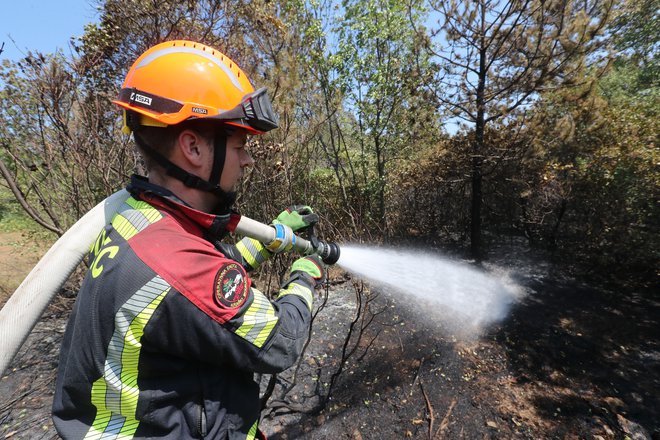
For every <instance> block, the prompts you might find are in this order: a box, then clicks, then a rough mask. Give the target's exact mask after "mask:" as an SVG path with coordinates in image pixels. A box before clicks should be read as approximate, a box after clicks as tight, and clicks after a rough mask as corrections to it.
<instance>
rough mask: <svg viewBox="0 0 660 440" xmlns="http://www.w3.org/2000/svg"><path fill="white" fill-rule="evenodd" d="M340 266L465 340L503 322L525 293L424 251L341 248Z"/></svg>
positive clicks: (503, 280) (497, 277)
mask: <svg viewBox="0 0 660 440" xmlns="http://www.w3.org/2000/svg"><path fill="white" fill-rule="evenodd" d="M337 264H338V265H340V266H341V267H343V268H344V269H345V270H347V271H349V272H351V273H353V274H355V275H358V276H360V277H361V278H363V279H365V281H366V280H368V281H370V283H371V284H372V285H374V286H375V287H378V288H379V290H381V291H385V292H387V293H389V294H390V295H392V296H393V298H394V299H395V300H397V299H398V300H399V301H397V302H398V303H401V302H400V300H403V301H404V302H405V303H406V304H413V306H414V307H412V308H413V309H416V311H419V312H421V313H422V314H423V315H425V316H426V317H428V318H430V319H431V320H433V321H440V322H441V323H442V324H443V325H445V326H447V327H448V328H449V329H450V330H451V331H453V332H454V333H456V334H458V335H459V336H464V337H474V336H477V335H478V334H479V333H481V331H483V329H484V328H485V327H487V326H488V325H489V324H491V323H493V322H496V321H499V320H501V319H503V318H504V317H505V316H506V314H507V312H508V310H509V308H510V306H511V304H512V303H513V302H514V301H516V299H517V298H518V297H520V295H521V293H522V289H521V288H520V287H519V286H517V285H515V284H514V283H512V282H511V281H509V280H507V279H506V276H502V275H495V274H488V273H486V272H484V271H481V270H478V269H476V268H474V267H471V266H469V265H468V264H466V263H461V262H457V261H452V260H450V259H448V258H445V257H442V256H439V255H436V254H432V253H429V252H424V251H417V250H410V249H408V250H400V249H391V248H382V247H368V246H356V245H342V246H341V257H340V259H339V261H338V262H337ZM411 300H412V302H411Z"/></svg>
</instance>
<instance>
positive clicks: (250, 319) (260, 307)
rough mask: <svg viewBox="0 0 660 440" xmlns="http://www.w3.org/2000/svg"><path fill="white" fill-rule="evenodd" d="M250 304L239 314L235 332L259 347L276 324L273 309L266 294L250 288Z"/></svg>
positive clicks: (276, 318)
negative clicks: (239, 321)
mask: <svg viewBox="0 0 660 440" xmlns="http://www.w3.org/2000/svg"><path fill="white" fill-rule="evenodd" d="M251 291H252V304H250V307H248V309H247V310H246V311H245V313H244V314H243V315H242V316H241V318H240V319H241V320H242V323H241V324H240V326H239V327H238V329H237V330H236V332H235V333H236V334H237V335H238V336H240V337H241V338H243V339H245V340H246V341H248V342H251V343H252V344H254V345H255V346H257V347H259V348H261V347H263V345H264V343H265V342H266V340H267V339H268V337H269V336H270V334H271V333H272V331H273V328H275V324H277V321H278V319H279V318H278V317H277V316H276V315H275V309H274V308H273V305H272V304H271V302H270V301H269V300H268V298H266V295H264V294H263V293H261V292H260V291H259V290H257V289H255V288H252V289H251Z"/></svg>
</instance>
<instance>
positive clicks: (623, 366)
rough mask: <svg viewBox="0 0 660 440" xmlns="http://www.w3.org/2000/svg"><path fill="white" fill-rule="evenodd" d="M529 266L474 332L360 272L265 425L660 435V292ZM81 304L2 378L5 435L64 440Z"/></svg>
mask: <svg viewBox="0 0 660 440" xmlns="http://www.w3.org/2000/svg"><path fill="white" fill-rule="evenodd" d="M531 272H533V271H519V272H515V271H514V272H513V276H514V278H515V280H516V282H517V283H518V284H520V285H522V286H525V288H526V291H527V294H526V296H525V297H524V298H522V299H521V300H520V302H518V303H517V304H515V305H514V306H513V308H512V310H511V311H510V313H509V315H508V317H507V318H506V319H505V320H504V321H503V322H501V323H499V324H497V325H494V326H492V327H491V328H490V329H488V330H487V332H486V333H485V334H484V335H482V336H481V337H480V338H475V339H470V340H465V339H461V338H459V337H457V336H455V335H453V334H452V331H451V330H450V329H448V328H446V327H445V326H444V324H443V323H442V322H429V320H428V319H423V314H424V313H423V312H424V311H423V310H420V309H419V308H418V307H416V306H415V304H411V303H410V302H406V303H403V302H401V301H400V299H398V298H393V297H390V296H387V295H385V294H379V293H378V292H377V291H376V290H374V289H372V290H369V287H368V286H366V287H364V286H363V287H361V286H360V283H359V282H358V283H357V284H355V285H354V284H353V282H354V281H355V280H346V281H344V282H342V283H339V284H335V285H333V286H332V287H331V288H330V291H329V296H328V301H327V304H326V305H325V307H324V308H323V310H321V312H320V313H319V314H318V317H317V318H316V320H315V323H314V327H313V335H312V339H311V342H310V344H309V346H308V348H307V350H306V353H305V355H304V357H303V358H302V361H301V363H300V365H299V368H298V369H297V370H296V369H295V368H292V369H290V370H288V371H287V372H285V373H283V374H281V375H279V376H277V377H276V378H275V379H274V383H275V388H274V391H273V393H272V396H271V398H270V399H269V401H268V404H267V406H266V408H265V409H264V412H263V417H264V420H263V421H262V424H261V427H262V429H263V430H264V432H265V433H266V434H267V435H268V438H269V439H270V440H284V439H296V438H300V439H406V438H412V439H442V438H445V439H461V438H465V439H512V438H515V439H596V440H605V439H607V440H609V439H626V438H630V439H645V438H653V439H657V438H660V322H659V321H660V298H658V297H657V296H656V294H655V293H654V292H653V291H651V290H645V291H643V290H635V289H629V290H626V289H621V290H616V291H610V290H607V289H606V288H598V289H596V288H593V287H589V286H586V285H582V284H580V283H579V282H577V281H575V280H568V279H563V278H561V277H557V276H552V277H550V276H548V275H547V274H540V275H539V274H532V273H531ZM337 277H341V275H337ZM358 297H361V298H362V300H363V301H366V300H367V299H369V300H370V303H369V308H370V310H371V312H372V313H373V314H374V315H373V319H372V320H371V321H370V322H369V319H370V318H371V316H372V315H371V314H369V313H366V314H363V315H362V316H365V317H366V318H365V319H364V320H361V321H358V323H357V324H355V325H354V329H355V330H354V332H353V337H352V338H351V339H350V340H349V342H348V344H346V345H345V338H346V334H347V331H348V329H349V327H350V325H351V322H352V321H353V320H354V318H355V311H356V301H357V298H358ZM71 302H72V299H70V298H68V299H67V298H63V297H61V298H59V299H58V300H56V301H55V303H54V304H52V305H51V306H50V307H49V309H48V310H47V311H46V313H45V314H44V317H43V318H42V320H41V322H40V323H39V324H38V326H37V327H36V329H35V331H34V332H33V334H32V335H31V336H30V338H29V339H28V341H27V343H26V344H25V346H24V347H23V348H22V350H21V352H20V353H19V355H18V356H17V358H16V359H15V360H14V361H13V363H12V365H11V367H10V369H9V371H8V372H7V373H5V376H3V377H2V380H1V382H0V438H25V439H39V438H55V437H56V434H55V432H54V429H53V426H52V423H51V421H50V417H49V412H50V405H51V401H52V390H53V387H54V376H55V369H56V364H57V352H58V348H59V342H60V340H61V337H62V333H63V329H64V323H65V319H66V316H67V314H68V308H69V307H70V306H71ZM317 303H318V304H321V303H322V300H320V299H319V300H318V301H317ZM367 324H368V325H367ZM361 327H364V330H363V331H362V338H361V340H360V341H359V342H357V335H358V334H359V333H360V332H359V331H358V329H359V328H361ZM352 349H355V350H354V352H353V353H352V355H351V356H350V357H349V358H348V360H347V361H346V362H344V363H343V371H342V373H341V374H339V375H338V376H337V378H336V379H335V380H334V383H333V385H332V390H331V395H330V398H329V399H328V400H327V401H326V397H327V395H328V389H329V388H330V384H331V383H332V382H333V381H332V376H333V374H334V373H336V372H337V371H338V369H339V368H340V365H342V361H341V360H342V351H343V350H346V351H351V350H352ZM296 372H297V373H296ZM294 373H296V374H295V375H294ZM269 379H270V377H269V376H266V377H262V378H261V381H262V389H263V390H264V391H265V390H266V385H267V383H268V382H269ZM285 391H286V392H285ZM324 403H325V405H324Z"/></svg>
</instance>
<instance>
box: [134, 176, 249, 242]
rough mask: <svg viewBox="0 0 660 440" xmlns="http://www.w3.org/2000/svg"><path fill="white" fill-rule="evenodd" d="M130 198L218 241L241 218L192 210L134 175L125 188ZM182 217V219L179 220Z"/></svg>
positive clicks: (174, 196) (181, 201) (172, 196)
mask: <svg viewBox="0 0 660 440" xmlns="http://www.w3.org/2000/svg"><path fill="white" fill-rule="evenodd" d="M126 189H127V190H128V192H129V193H130V194H131V196H133V197H135V198H139V199H140V200H144V201H145V202H147V203H149V204H152V205H155V206H157V207H159V208H162V209H163V210H165V211H168V212H169V213H171V214H172V215H174V216H175V217H177V218H180V219H181V220H183V221H186V220H187V221H189V222H191V223H193V224H194V225H195V226H196V227H197V228H198V229H199V230H200V235H208V236H209V238H216V239H220V238H222V237H223V236H224V235H226V234H227V233H228V232H233V231H234V229H236V225H237V224H238V221H239V220H240V219H241V216H240V215H239V214H238V213H236V212H234V211H231V210H226V211H225V212H221V213H206V212H202V211H198V210H197V209H194V208H193V207H191V206H190V205H188V204H187V203H186V202H184V201H183V200H181V199H180V198H179V197H178V196H177V195H176V194H174V193H173V192H172V191H170V190H169V189H167V188H163V187H162V186H159V185H155V184H153V183H151V182H149V180H147V178H146V177H143V176H138V175H137V174H134V175H133V176H131V182H130V183H129V184H128V186H127V188H126ZM181 217H183V218H181Z"/></svg>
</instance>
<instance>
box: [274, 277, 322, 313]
mask: <svg viewBox="0 0 660 440" xmlns="http://www.w3.org/2000/svg"><path fill="white" fill-rule="evenodd" d="M284 295H297V296H299V297H301V298H302V299H304V300H305V302H306V303H307V307H308V308H309V310H312V303H313V302H314V295H313V294H312V291H311V290H310V289H309V288H307V287H305V286H303V285H301V284H298V283H291V284H289V285H288V286H287V287H286V288H285V289H283V290H280V294H279V295H278V296H277V298H278V299H279V298H282V297H283V296H284Z"/></svg>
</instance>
